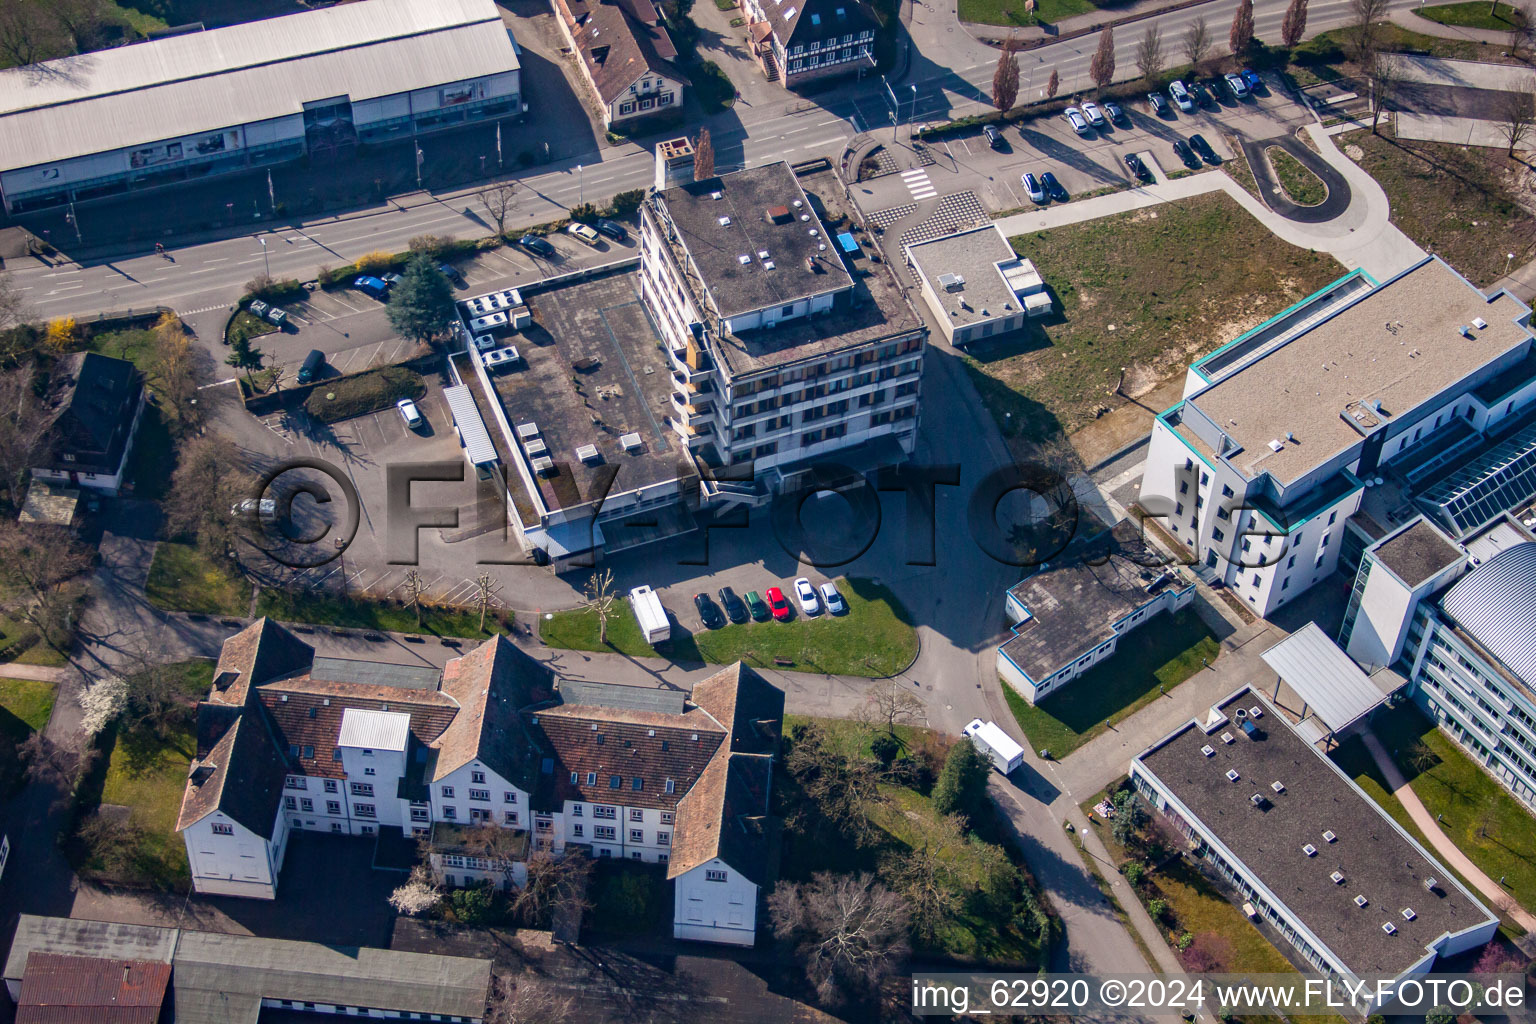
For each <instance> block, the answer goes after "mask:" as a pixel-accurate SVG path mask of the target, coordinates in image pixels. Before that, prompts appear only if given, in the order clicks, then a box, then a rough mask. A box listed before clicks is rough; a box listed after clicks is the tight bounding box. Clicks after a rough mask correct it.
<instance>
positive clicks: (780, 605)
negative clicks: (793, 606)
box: [768, 587, 793, 622]
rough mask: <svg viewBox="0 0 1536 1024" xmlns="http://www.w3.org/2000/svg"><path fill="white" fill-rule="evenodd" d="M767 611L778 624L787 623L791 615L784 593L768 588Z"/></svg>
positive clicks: (775, 588) (776, 588)
mask: <svg viewBox="0 0 1536 1024" xmlns="http://www.w3.org/2000/svg"><path fill="white" fill-rule="evenodd" d="M768 610H769V611H770V612H772V614H773V617H774V618H776V619H778V620H779V621H780V622H788V621H789V617H790V615H792V614H793V612H792V611H790V607H789V599H788V598H787V597H785V596H784V591H782V590H780V589H779V588H778V587H769V588H768Z"/></svg>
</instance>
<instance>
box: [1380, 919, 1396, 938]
mask: <svg viewBox="0 0 1536 1024" xmlns="http://www.w3.org/2000/svg"><path fill="white" fill-rule="evenodd" d="M1381 930H1382V931H1384V932H1386V933H1387V934H1388V935H1396V934H1397V925H1395V924H1393V923H1392V922H1391V921H1383V922H1381Z"/></svg>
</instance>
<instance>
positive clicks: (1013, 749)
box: [961, 718, 1024, 775]
mask: <svg viewBox="0 0 1536 1024" xmlns="http://www.w3.org/2000/svg"><path fill="white" fill-rule="evenodd" d="M961 732H963V733H965V734H966V735H967V736H969V737H970V739H971V742H972V743H974V744H976V749H977V750H979V751H981V752H982V753H983V754H985V755H987V760H988V761H991V762H992V767H993V768H996V769H997V770H998V771H1000V772H1002V773H1003V774H1004V775H1007V774H1008V773H1009V772H1011V771H1013V770H1014V769H1015V768H1017V767H1018V766H1019V765H1021V764H1023V763H1024V748H1023V747H1021V746H1019V745H1018V744H1017V743H1015V742H1013V738H1012V737H1011V736H1009V735H1008V734H1007V733H1005V732H1003V730H1001V729H999V728H998V727H997V723H996V722H983V721H982V720H981V719H979V718H977V719H975V720H973V721H972V722H971V724H970V725H968V726H966V727H965V728H964V729H962V730H961Z"/></svg>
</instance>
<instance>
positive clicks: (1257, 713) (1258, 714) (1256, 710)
mask: <svg viewBox="0 0 1536 1024" xmlns="http://www.w3.org/2000/svg"><path fill="white" fill-rule="evenodd" d="M1248 713H1249V714H1250V715H1252V716H1253V717H1254V718H1263V717H1264V709H1263V708H1261V707H1259V706H1258V705H1257V704H1255V705H1254V706H1253V707H1251V708H1249V709H1248Z"/></svg>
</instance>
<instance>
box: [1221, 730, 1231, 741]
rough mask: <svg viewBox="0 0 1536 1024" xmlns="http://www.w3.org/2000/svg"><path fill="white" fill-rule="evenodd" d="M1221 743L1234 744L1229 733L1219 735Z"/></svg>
mask: <svg viewBox="0 0 1536 1024" xmlns="http://www.w3.org/2000/svg"><path fill="white" fill-rule="evenodd" d="M1221 742H1223V743H1232V742H1234V740H1233V739H1232V734H1231V733H1229V732H1224V733H1222V734H1221Z"/></svg>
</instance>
